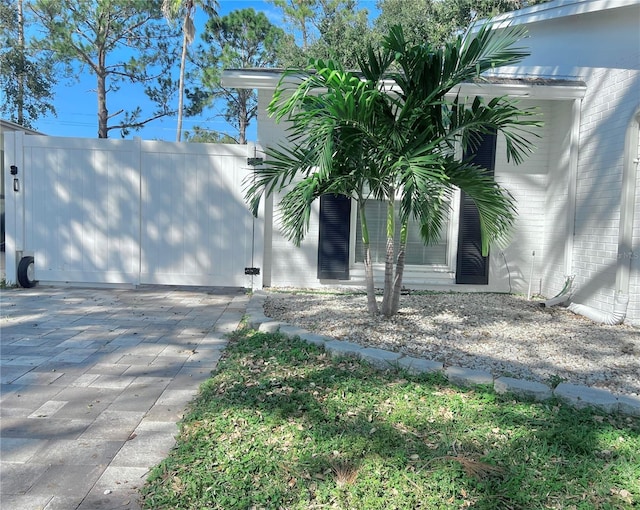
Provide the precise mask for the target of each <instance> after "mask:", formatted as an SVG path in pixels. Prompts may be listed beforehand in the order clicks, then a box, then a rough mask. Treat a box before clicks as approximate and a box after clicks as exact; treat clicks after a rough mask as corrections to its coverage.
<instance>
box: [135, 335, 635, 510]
mask: <svg viewBox="0 0 640 510" xmlns="http://www.w3.org/2000/svg"><path fill="white" fill-rule="evenodd" d="M143 498H144V499H143V503H144V505H145V506H146V508H152V509H154V510H163V509H196V508H197V509H225V510H229V509H241V508H242V509H246V508H261V509H262V508H265V509H281V508H282V509H307V508H343V509H356V508H357V509H360V508H363V509H365V508H366V509H367V510H368V509H384V510H390V509H458V508H475V509H484V510H493V509H508V508H514V509H544V508H556V509H565V508H567V509H569V508H575V509H591V508H599V509H611V510H614V509H615V510H618V509H623V510H626V509H632V508H637V506H634V505H638V504H640V419H638V418H634V417H620V416H603V415H601V414H598V413H595V412H592V411H588V410H574V409H570V408H567V407H565V406H563V405H561V404H560V403H558V402H551V403H526V402H518V401H513V400H510V399H509V398H507V397H504V396H500V395H496V394H495V393H494V392H493V391H492V390H491V389H488V388H474V389H459V388H455V387H453V386H451V385H449V384H448V383H447V382H446V380H445V379H444V378H443V377H442V376H439V375H423V376H412V375H409V374H407V373H403V372H394V371H389V372H386V373H382V372H379V371H377V370H375V369H373V368H372V367H370V366H369V365H367V364H366V363H363V362H360V361H356V360H354V359H349V358H339V359H332V358H331V357H330V356H329V355H328V354H327V353H326V352H325V351H323V350H322V349H319V348H317V347H315V346H309V345H306V344H304V343H302V342H300V341H296V340H290V339H288V338H286V337H284V336H281V335H277V334H263V333H257V332H250V331H243V332H240V333H238V334H236V335H235V336H234V338H233V340H232V342H231V343H230V345H229V347H228V349H227V351H226V352H225V355H224V357H223V359H222V360H221V361H220V363H219V366H218V369H217V371H216V372H215V373H214V374H213V377H212V378H211V379H210V380H209V381H207V382H206V383H205V384H204V385H203V386H202V389H201V395H200V397H199V398H198V399H197V400H196V401H195V402H194V403H193V405H192V408H191V410H190V412H189V413H188V415H187V416H186V417H185V419H184V422H183V423H182V432H181V435H180V437H179V439H178V444H177V446H176V448H175V449H174V450H173V451H172V453H171V455H170V456H169V458H167V459H166V460H165V461H163V462H162V464H160V465H159V466H158V467H156V468H155V469H154V470H153V471H152V473H151V475H150V477H149V481H148V483H147V485H146V486H145V487H144V489H143Z"/></svg>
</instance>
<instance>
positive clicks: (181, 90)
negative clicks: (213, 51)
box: [176, 30, 189, 142]
mask: <svg viewBox="0 0 640 510" xmlns="http://www.w3.org/2000/svg"><path fill="white" fill-rule="evenodd" d="M188 44H189V43H188V41H187V32H186V31H185V30H183V36H182V56H181V57H180V81H179V84H178V126H177V129H176V142H179V141H180V140H181V139H182V110H183V109H184V73H185V66H186V63H187V46H188Z"/></svg>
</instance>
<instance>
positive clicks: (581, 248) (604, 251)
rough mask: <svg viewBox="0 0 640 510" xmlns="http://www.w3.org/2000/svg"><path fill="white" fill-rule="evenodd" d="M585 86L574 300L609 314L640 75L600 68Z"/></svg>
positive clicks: (578, 184)
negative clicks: (626, 151) (630, 130)
mask: <svg viewBox="0 0 640 510" xmlns="http://www.w3.org/2000/svg"><path fill="white" fill-rule="evenodd" d="M638 56H639V57H640V55H638ZM587 83H588V86H587V87H588V92H587V95H586V97H585V99H584V100H583V110H582V122H581V125H580V152H579V159H578V180H577V196H576V200H577V201H576V225H575V240H574V254H573V259H574V271H575V274H576V279H575V285H576V295H575V301H576V302H580V303H583V304H586V305H589V306H593V307H595V308H598V309H602V310H604V311H611V310H612V309H613V302H614V298H615V291H616V289H615V280H616V270H617V266H618V234H619V222H620V203H621V197H622V170H623V156H624V148H625V147H624V145H625V135H626V131H627V128H628V125H629V121H630V119H631V116H632V115H633V114H634V113H635V111H636V109H637V108H638V106H640V72H638V71H629V70H624V69H597V70H593V72H592V75H591V76H589V78H588V80H587ZM639 219H640V218H639ZM634 301H637V295H636V297H635V298H634Z"/></svg>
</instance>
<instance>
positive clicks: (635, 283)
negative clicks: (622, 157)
mask: <svg viewBox="0 0 640 510" xmlns="http://www.w3.org/2000/svg"><path fill="white" fill-rule="evenodd" d="M639 120H640V119H639ZM635 159H636V163H635V169H636V192H635V201H636V205H635V211H634V219H635V221H634V225H633V242H632V251H633V253H632V255H631V278H630V281H629V295H630V296H634V297H635V298H634V299H631V300H630V301H629V308H628V310H627V317H628V318H629V321H628V322H630V323H632V324H635V325H640V299H638V296H640V163H639V162H638V160H640V130H639V135H638V149H637V152H636V158H635Z"/></svg>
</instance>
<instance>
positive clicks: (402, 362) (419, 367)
mask: <svg viewBox="0 0 640 510" xmlns="http://www.w3.org/2000/svg"><path fill="white" fill-rule="evenodd" d="M398 365H399V366H400V367H402V368H406V369H407V370H408V371H409V372H411V373H412V374H422V373H428V372H442V370H443V369H444V366H443V364H442V363H439V362H437V361H431V360H428V359H422V358H412V357H411V356H403V357H402V358H400V359H399V360H398Z"/></svg>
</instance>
